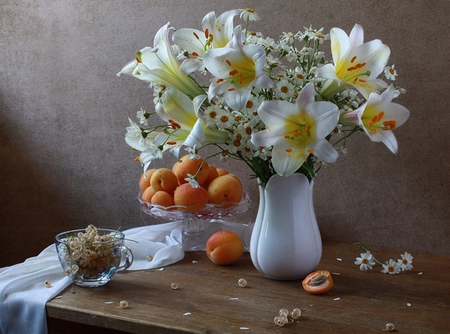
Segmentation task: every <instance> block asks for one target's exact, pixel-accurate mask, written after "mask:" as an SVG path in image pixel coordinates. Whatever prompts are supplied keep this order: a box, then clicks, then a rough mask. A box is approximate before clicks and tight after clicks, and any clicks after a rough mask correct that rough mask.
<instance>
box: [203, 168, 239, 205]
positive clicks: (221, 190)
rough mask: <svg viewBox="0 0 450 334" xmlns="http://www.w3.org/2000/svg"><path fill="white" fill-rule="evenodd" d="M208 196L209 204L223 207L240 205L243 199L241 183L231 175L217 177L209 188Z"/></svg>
mask: <svg viewBox="0 0 450 334" xmlns="http://www.w3.org/2000/svg"><path fill="white" fill-rule="evenodd" d="M208 195H209V203H213V204H223V207H229V206H231V205H233V203H239V202H240V201H241V199H242V184H241V181H239V179H237V178H236V177H233V176H231V174H225V175H222V176H219V177H216V178H215V179H214V180H212V182H211V183H210V184H209V186H208ZM225 203H226V204H225Z"/></svg>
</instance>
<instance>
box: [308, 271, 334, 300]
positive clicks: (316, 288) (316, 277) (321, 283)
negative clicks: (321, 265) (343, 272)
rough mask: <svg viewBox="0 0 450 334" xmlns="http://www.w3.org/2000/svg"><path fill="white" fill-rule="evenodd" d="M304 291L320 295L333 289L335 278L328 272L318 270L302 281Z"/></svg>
mask: <svg viewBox="0 0 450 334" xmlns="http://www.w3.org/2000/svg"><path fill="white" fill-rule="evenodd" d="M302 286H303V289H305V290H306V291H308V292H309V293H312V294H314V295H320V294H322V293H325V292H327V291H329V290H330V289H331V288H332V287H333V278H332V277H331V273H330V272H329V271H328V270H317V271H314V272H312V273H311V274H309V275H308V276H306V278H305V279H304V280H303V281H302Z"/></svg>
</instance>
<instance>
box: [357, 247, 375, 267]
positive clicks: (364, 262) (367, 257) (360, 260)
mask: <svg viewBox="0 0 450 334" xmlns="http://www.w3.org/2000/svg"><path fill="white" fill-rule="evenodd" d="M355 264H356V265H358V266H359V270H367V269H372V266H374V265H375V260H374V258H373V256H372V254H371V253H370V252H369V251H367V252H365V253H361V257H357V258H356V261H355Z"/></svg>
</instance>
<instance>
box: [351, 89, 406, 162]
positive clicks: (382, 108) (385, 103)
mask: <svg viewBox="0 0 450 334" xmlns="http://www.w3.org/2000/svg"><path fill="white" fill-rule="evenodd" d="M394 95H395V88H394V86H393V85H391V86H389V88H388V89H386V90H385V91H384V92H383V93H382V94H381V95H378V94H377V93H371V94H370V95H369V98H368V99H367V102H365V103H364V104H362V105H361V107H359V108H358V109H356V110H355V111H354V112H353V113H351V115H356V117H358V120H359V124H360V126H361V127H362V128H363V129H364V132H365V133H366V134H367V135H368V136H369V138H370V140H372V141H373V142H383V143H384V144H385V145H386V146H387V147H388V148H389V150H391V152H392V153H397V151H398V145H397V139H395V136H394V134H393V133H392V130H394V129H395V128H398V127H399V126H400V125H402V124H403V123H405V122H406V120H407V119H408V117H409V110H408V109H406V108H405V107H403V106H402V105H400V104H397V103H393V102H391V101H392V99H393V98H394ZM351 115H350V116H351Z"/></svg>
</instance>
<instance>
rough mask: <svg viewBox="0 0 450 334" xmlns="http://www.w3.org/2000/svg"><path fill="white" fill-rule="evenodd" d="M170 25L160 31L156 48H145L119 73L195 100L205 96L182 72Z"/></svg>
mask: <svg viewBox="0 0 450 334" xmlns="http://www.w3.org/2000/svg"><path fill="white" fill-rule="evenodd" d="M172 29H173V28H169V23H167V24H165V25H164V26H163V27H161V29H160V30H159V31H158V33H157V34H156V37H155V46H154V47H153V48H149V47H148V48H145V49H143V50H141V51H140V52H138V53H137V56H136V60H133V61H131V62H130V63H128V64H127V65H125V67H124V68H123V69H122V71H120V72H119V73H118V75H120V74H121V73H125V74H130V71H131V75H133V76H134V77H136V78H138V79H140V80H143V81H146V82H150V83H156V84H159V85H165V86H166V87H173V88H176V89H178V90H179V91H181V92H183V93H184V94H186V95H188V96H191V97H192V98H194V97H195V96H197V95H202V94H204V92H203V90H202V89H201V88H200V87H198V85H196V84H195V82H194V81H193V80H192V79H191V78H190V77H189V76H187V75H186V74H184V73H182V72H181V70H180V64H179V63H178V59H177V57H176V56H175V54H174V52H173V50H172V46H171V44H170V41H169V32H170V30H172Z"/></svg>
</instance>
